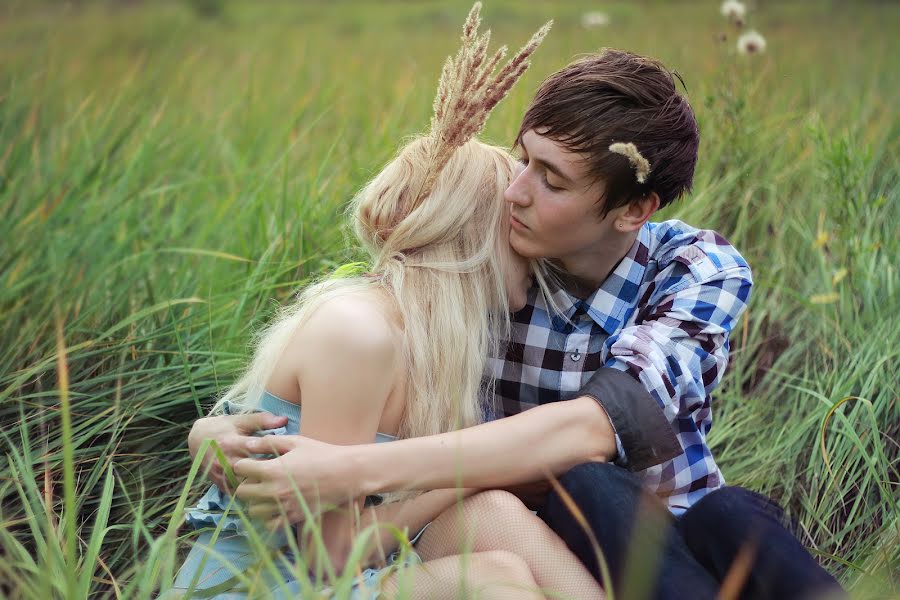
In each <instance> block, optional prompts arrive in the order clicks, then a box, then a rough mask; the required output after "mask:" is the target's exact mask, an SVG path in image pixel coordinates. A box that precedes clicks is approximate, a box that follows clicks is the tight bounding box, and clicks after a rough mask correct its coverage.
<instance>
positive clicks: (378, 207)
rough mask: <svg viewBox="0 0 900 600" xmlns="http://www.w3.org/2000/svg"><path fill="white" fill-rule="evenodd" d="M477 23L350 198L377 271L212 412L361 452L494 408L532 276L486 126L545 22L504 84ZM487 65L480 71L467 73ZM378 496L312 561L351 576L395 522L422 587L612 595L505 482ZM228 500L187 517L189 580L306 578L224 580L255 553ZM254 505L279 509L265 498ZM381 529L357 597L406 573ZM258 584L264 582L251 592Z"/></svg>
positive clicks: (336, 517)
mask: <svg viewBox="0 0 900 600" xmlns="http://www.w3.org/2000/svg"><path fill="white" fill-rule="evenodd" d="M477 25H478V5H476V7H475V8H474V9H473V11H472V13H471V14H470V16H469V20H468V21H467V23H466V28H465V29H464V36H463V50H461V51H460V54H459V55H458V56H457V58H456V61H451V62H448V66H447V67H445V70H444V73H443V75H442V79H441V86H440V87H439V91H438V98H437V100H436V103H435V108H436V111H435V119H434V120H433V122H432V131H431V133H430V134H429V135H427V136H422V137H419V138H416V139H414V140H412V141H411V142H410V143H408V144H407V145H406V146H405V147H404V148H403V149H402V150H401V151H400V152H399V154H398V156H397V157H396V158H395V159H394V160H393V161H391V162H390V163H389V164H388V165H387V166H386V167H385V168H384V169H383V170H382V171H381V173H379V174H378V175H377V176H376V177H375V178H374V179H373V180H372V181H371V182H370V183H369V184H368V185H367V186H366V187H365V188H364V189H363V190H362V191H361V192H360V193H359V194H358V196H357V197H356V198H355V200H354V202H353V206H352V215H353V223H354V229H355V233H356V236H357V238H358V239H359V241H360V242H361V244H362V245H363V246H364V247H365V248H366V249H367V250H368V252H369V254H370V264H371V268H370V272H369V273H366V274H365V275H361V276H356V277H348V278H333V279H328V280H325V281H323V282H322V283H319V284H317V285H315V286H312V287H310V288H309V289H307V290H306V291H305V292H304V293H303V294H302V295H301V297H300V298H299V299H298V301H297V302H296V303H295V304H294V305H292V306H290V307H288V308H287V309H285V310H284V312H283V313H282V314H281V315H280V316H279V317H278V318H277V319H276V320H275V321H274V322H273V323H272V324H271V325H270V326H269V327H268V328H267V329H266V330H265V331H264V332H263V334H262V336H261V337H260V340H259V343H258V346H257V348H256V353H255V355H254V358H253V361H252V363H251V365H250V367H249V369H248V370H247V372H246V373H245V374H244V375H243V377H242V378H241V379H240V380H239V381H238V382H237V383H236V384H235V385H234V386H233V387H232V388H231V389H230V390H229V391H228V392H227V393H226V395H225V396H224V397H223V398H222V399H221V400H220V402H219V403H218V404H217V405H216V407H215V408H214V413H215V412H219V413H222V412H224V413H234V412H243V413H251V412H252V411H255V410H264V411H267V412H268V413H271V415H275V417H281V419H276V418H275V417H271V416H269V417H266V419H267V422H268V423H269V425H270V426H275V425H284V427H283V428H282V429H280V430H277V431H275V433H287V434H300V435H303V436H307V437H311V438H316V439H319V440H323V441H327V442H330V443H337V444H360V443H370V442H372V441H385V442H387V441H390V440H392V439H396V438H408V437H417V436H424V435H431V434H436V433H442V432H448V431H452V430H456V429H460V428H463V427H469V426H472V425H475V424H477V423H479V422H481V421H482V420H483V418H484V415H485V413H486V411H488V410H490V409H491V406H490V402H489V400H488V398H489V397H490V394H489V393H488V390H490V389H491V385H490V382H486V381H485V380H484V377H483V374H484V372H485V363H486V357H487V356H489V355H492V354H494V353H495V352H496V349H497V345H498V344H499V343H500V341H501V340H502V339H504V337H505V336H506V335H507V333H508V329H509V322H508V311H509V310H510V309H513V310H514V309H517V308H521V307H522V306H523V305H524V303H525V295H526V292H527V289H528V287H529V283H530V276H529V269H528V265H527V263H526V262H525V261H524V259H522V258H521V257H518V256H517V255H515V254H514V253H513V252H512V251H511V249H510V247H509V244H508V233H509V214H508V207H507V205H506V203H505V202H504V201H503V192H504V190H505V189H506V188H507V187H508V186H509V184H510V182H511V181H512V179H513V175H514V169H515V165H516V162H515V161H514V159H513V158H512V157H511V156H510V155H509V154H508V153H507V152H506V151H505V150H503V149H500V148H496V147H492V146H489V145H486V144H483V143H481V142H479V141H477V140H475V139H473V136H474V135H475V134H476V133H477V131H478V130H480V128H481V126H482V125H483V123H484V120H485V119H486V118H487V113H488V112H489V111H490V109H491V108H492V107H493V106H494V105H495V104H496V103H497V102H498V101H499V100H500V99H501V98H502V97H503V96H504V95H505V94H506V93H507V91H508V90H509V88H510V87H511V86H512V84H513V83H514V82H515V80H516V79H517V78H518V77H519V76H520V75H521V73H522V72H524V69H525V67H527V62H526V60H525V59H527V57H528V56H529V55H530V54H531V52H533V50H534V49H535V48H536V47H537V45H538V43H539V42H540V39H541V38H542V37H543V35H544V33H546V28H545V29H542V30H541V31H540V32H539V33H538V34H536V36H535V37H534V38H532V41H531V42H530V43H529V44H528V45H527V46H526V47H525V48H523V50H522V51H520V53H519V54H517V55H516V56H515V57H514V58H513V59H511V60H510V62H509V63H508V64H507V66H506V67H505V68H503V69H501V70H500V72H499V74H498V75H496V76H495V75H493V71H494V68H495V67H496V65H497V63H498V62H499V57H500V56H502V55H499V54H498V55H495V56H496V57H498V58H496V59H494V58H489V57H487V56H486V55H484V52H486V46H487V40H486V38H484V37H482V38H477V37H476V30H477ZM478 53H481V54H478ZM479 65H480V69H481V71H477V70H476V71H472V69H476V68H477V67H479ZM467 69H468V71H467ZM466 86H469V88H468V89H467V88H466ZM479 86H481V87H479ZM457 98H464V99H467V100H466V101H457V100H456V99H457ZM466 102H469V104H468V105H467V104H466ZM301 412H302V419H301ZM247 416H248V417H250V416H251V415H247ZM260 422H262V421H260ZM243 485H244V486H252V485H253V481H245V482H244V484H243ZM382 500H383V499H381V498H373V497H369V498H352V499H348V502H347V504H345V505H343V506H340V507H338V508H337V509H334V510H325V511H323V512H322V513H321V516H320V519H319V521H318V525H319V528H320V530H321V535H322V540H323V542H324V547H325V553H324V554H325V555H321V553H320V555H316V554H315V552H313V551H312V550H310V548H313V547H314V545H313V544H310V543H309V540H307V539H297V546H298V547H299V548H300V550H301V552H302V553H303V554H304V556H303V557H302V558H303V559H304V562H305V564H307V565H308V566H309V567H310V571H311V572H319V573H321V572H323V569H322V565H323V564H324V563H326V562H327V563H330V564H331V565H332V566H333V567H334V568H335V569H336V570H337V571H338V572H340V571H341V570H342V569H343V568H344V567H345V566H346V565H345V563H346V561H347V557H348V554H349V552H350V548H351V544H352V542H353V539H354V537H355V536H356V534H357V533H358V532H359V531H361V530H362V529H364V528H366V527H368V526H369V525H370V524H375V523H389V524H392V525H394V526H396V527H398V528H400V529H405V530H406V531H408V532H410V533H415V535H413V536H412V539H413V542H414V543H416V552H417V555H418V557H419V558H420V559H421V560H422V561H424V562H423V563H422V564H416V562H415V561H413V562H411V563H407V564H405V565H403V566H404V567H405V568H406V571H405V574H408V575H410V577H411V579H410V581H411V582H412V583H411V589H410V590H408V593H409V597H412V598H429V599H431V598H443V597H446V598H457V597H459V595H460V593H461V590H463V591H462V593H464V594H465V595H466V596H470V595H477V596H478V597H480V598H544V597H545V593H551V592H552V594H553V595H554V597H568V598H597V597H599V596H600V595H601V594H602V591H601V590H600V587H599V586H598V585H597V583H596V582H595V581H594V579H593V578H592V576H591V575H590V574H589V572H588V571H587V570H586V569H585V568H584V567H583V566H582V565H581V563H580V562H579V561H578V560H577V559H576V558H575V556H574V555H573V554H572V553H571V552H570V551H569V550H568V548H567V547H566V546H565V544H564V543H563V542H562V541H561V540H560V539H559V538H558V537H557V536H556V535H555V534H554V533H553V532H552V531H551V530H550V529H549V527H547V526H546V525H545V524H544V523H543V522H542V521H541V520H540V519H538V518H537V517H536V516H535V515H533V514H532V513H531V512H530V511H529V510H528V509H527V508H526V507H525V506H524V505H523V504H522V502H521V501H520V500H519V499H518V498H516V497H515V496H513V495H512V494H510V493H508V492H503V491H497V490H493V491H485V492H480V493H478V492H477V491H476V490H470V489H467V490H432V491H428V492H424V493H421V494H419V495H416V496H409V495H406V496H399V497H394V498H390V497H389V498H387V500H385V501H383V502H382ZM229 502H230V499H229V498H228V496H227V495H226V494H225V493H224V492H222V491H220V490H219V488H217V487H215V486H214V487H213V488H211V489H210V490H209V492H207V494H206V495H205V496H204V498H203V499H202V500H201V502H200V504H199V505H198V507H197V509H195V510H194V511H192V512H191V513H190V516H189V518H188V521H189V523H191V524H193V525H195V526H197V527H200V528H206V529H207V530H206V531H203V532H202V533H201V534H200V537H199V538H198V540H197V542H196V544H195V545H194V547H193V549H192V550H191V552H190V554H189V556H188V558H187V560H186V561H185V564H184V565H183V567H182V569H181V571H180V573H179V575H178V577H177V579H176V582H175V588H176V590H181V591H185V592H187V591H189V590H204V591H205V592H204V593H203V594H202V595H203V596H204V597H209V596H211V595H212V594H214V593H218V592H222V594H224V595H221V596H217V597H228V598H231V597H246V595H248V594H249V595H252V596H259V595H264V594H266V593H270V594H272V595H275V596H278V595H279V594H281V595H284V594H285V593H286V592H287V593H297V592H299V587H298V585H299V584H297V582H293V583H290V584H289V586H288V587H287V588H285V587H284V586H281V587H279V585H278V584H277V583H276V581H277V578H275V579H273V576H272V574H270V573H254V574H247V575H246V576H245V577H244V578H243V579H244V580H245V581H243V590H233V589H231V590H229V589H228V588H229V587H230V584H231V583H233V582H235V580H236V579H240V578H237V577H235V573H242V572H245V571H248V569H250V567H251V566H252V565H253V564H254V563H256V562H258V556H255V555H254V550H253V546H252V544H250V543H249V541H248V537H247V534H248V532H247V531H246V530H245V526H246V521H242V520H240V519H238V518H234V517H229V516H223V515H222V514H221V511H222V510H223V509H225V508H226V507H227V506H228V505H229ZM277 502H278V499H277V498H272V499H271V503H277ZM247 510H248V512H249V514H250V515H251V516H253V515H255V514H260V515H262V514H272V511H271V506H270V505H266V504H262V505H251V506H249V507H248V508H247ZM301 518H302V515H284V519H283V520H284V522H272V523H269V528H270V529H272V530H275V531H277V533H276V534H274V535H273V536H271V537H270V538H269V539H268V544H269V546H271V547H272V548H273V549H276V550H279V551H281V552H282V554H281V556H283V557H286V558H287V559H288V560H287V561H286V562H287V563H290V562H292V559H293V558H294V557H291V556H289V555H288V554H287V553H285V552H284V548H285V547H286V546H288V540H287V538H286V537H285V536H286V535H298V538H303V537H304V536H303V535H302V534H298V533H297V530H296V529H290V528H289V527H287V525H288V524H289V523H296V522H297V521H299V520H301ZM216 527H218V529H219V530H220V532H219V534H218V538H217V539H215V541H213V540H214V538H213V535H214V534H213V531H212V530H213V529H214V528H216ZM375 538H376V539H373V541H372V543H371V544H370V549H371V552H370V553H368V555H367V556H366V557H364V559H363V564H361V565H359V566H360V567H361V568H362V569H364V570H362V571H361V577H359V580H358V583H357V586H356V587H355V589H354V593H355V594H356V596H355V597H372V596H374V595H377V591H378V590H380V591H381V592H384V593H385V594H386V595H387V596H388V597H392V596H393V595H395V594H396V592H397V591H398V586H399V584H400V581H402V580H404V579H403V576H402V575H401V574H398V573H396V572H394V571H395V570H391V569H386V567H387V566H388V565H389V564H390V563H392V562H393V561H394V560H395V558H396V553H394V554H391V553H392V552H393V551H394V550H395V549H396V547H397V546H398V543H397V541H396V540H395V539H394V536H393V535H392V534H391V533H390V532H389V531H387V530H384V529H383V530H381V531H380V533H379V534H378V535H377V536H375ZM462 551H465V554H462V555H461V554H460V553H461V552H462ZM386 556H387V558H385V557H386ZM276 563H278V564H279V568H280V571H281V572H280V576H281V578H283V579H290V578H291V575H290V570H289V569H288V568H287V566H286V565H285V564H284V561H276ZM351 566H355V565H351ZM248 577H249V578H250V579H251V580H252V581H255V587H251V589H248V588H247V587H246V579H247V578H248ZM323 583H326V584H327V582H323ZM460 586H463V587H462V588H461V587H460Z"/></svg>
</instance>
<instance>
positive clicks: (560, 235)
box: [504, 129, 619, 266]
mask: <svg viewBox="0 0 900 600" xmlns="http://www.w3.org/2000/svg"><path fill="white" fill-rule="evenodd" d="M521 151H522V164H523V165H524V166H525V169H524V170H523V171H522V172H521V173H519V175H518V176H517V177H516V178H515V179H514V180H513V181H512V183H511V184H510V186H509V188H508V189H507V190H506V193H505V194H504V198H505V199H506V201H507V202H509V203H510V211H511V218H510V223H511V231H510V237H509V242H510V245H511V246H512V247H513V249H514V250H515V251H516V252H518V253H519V254H521V255H522V256H525V257H528V258H555V259H559V260H560V261H561V262H562V263H563V265H564V266H565V265H566V263H568V262H570V261H572V262H575V261H577V260H578V259H579V258H581V257H584V256H588V255H590V254H593V253H596V252H599V251H602V249H603V248H605V247H606V246H607V245H608V242H609V240H610V239H611V238H612V237H614V236H615V234H614V232H613V223H614V221H615V217H616V216H617V215H618V212H619V211H611V212H610V213H609V214H608V215H606V217H605V218H603V219H602V220H601V219H600V216H599V207H598V200H599V199H600V198H601V197H602V195H603V184H602V182H596V181H594V180H593V179H592V178H591V177H590V176H589V175H588V173H587V170H586V166H585V165H584V164H583V162H582V159H583V156H582V155H579V154H575V153H572V152H569V151H567V150H566V149H565V148H564V147H563V146H562V145H561V144H559V143H558V142H555V141H553V140H551V139H550V138H547V137H543V136H541V135H539V134H538V133H536V132H535V130H533V129H532V130H529V131H527V132H526V133H525V134H524V135H523V136H522V144H521Z"/></svg>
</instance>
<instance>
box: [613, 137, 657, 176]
mask: <svg viewBox="0 0 900 600" xmlns="http://www.w3.org/2000/svg"><path fill="white" fill-rule="evenodd" d="M609 151H610V152H614V153H615V154H621V155H622V156H624V157H625V158H627V159H628V162H630V163H631V166H632V167H634V170H635V171H636V172H637V180H638V183H644V182H645V181H647V175H649V174H650V162H649V161H648V160H647V159H646V158H644V156H643V155H642V154H641V153H640V152H639V151H638V149H637V146H635V145H634V144H632V143H631V142H628V143H627V144H623V143H622V142H616V143H615V144H610V145H609Z"/></svg>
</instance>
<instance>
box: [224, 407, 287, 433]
mask: <svg viewBox="0 0 900 600" xmlns="http://www.w3.org/2000/svg"><path fill="white" fill-rule="evenodd" d="M286 424H287V417H279V416H276V415H273V414H272V413H267V412H259V413H250V414H247V415H237V416H236V417H235V425H236V426H237V428H238V430H239V431H240V432H241V433H254V432H256V431H259V430H260V429H275V428H276V427H283V426H285V425H286Z"/></svg>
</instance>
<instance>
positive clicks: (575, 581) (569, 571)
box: [385, 490, 605, 600]
mask: <svg viewBox="0 0 900 600" xmlns="http://www.w3.org/2000/svg"><path fill="white" fill-rule="evenodd" d="M416 552H417V553H418V554H419V556H421V557H422V560H423V561H425V562H426V564H425V565H422V566H420V567H418V568H417V570H418V571H425V570H427V569H430V568H431V566H432V565H434V567H435V569H436V571H435V574H434V575H426V576H424V577H423V578H422V579H421V585H422V586H423V587H422V589H421V590H420V573H419V572H416V573H414V577H415V583H414V584H413V596H412V597H414V598H418V597H422V598H438V597H450V598H457V597H460V595H459V590H460V588H459V586H458V582H459V581H460V579H461V574H463V573H466V579H467V580H468V581H471V582H472V584H473V585H472V586H471V587H478V585H477V584H478V583H479V582H484V581H486V580H484V579H481V578H482V577H494V581H497V580H498V578H497V577H496V574H497V573H498V572H500V574H501V575H506V576H507V579H505V581H510V580H509V579H508V577H509V573H513V575H515V576H516V579H515V581H518V582H521V583H522V585H521V586H519V587H517V588H515V589H513V588H512V587H509V586H506V587H505V588H502V589H501V588H500V587H497V589H496V590H495V591H494V592H491V593H505V594H507V595H505V596H504V595H497V596H495V595H489V596H485V595H484V593H482V595H480V596H479V597H481V598H488V597H490V598H495V597H496V598H505V597H511V598H512V597H514V598H525V597H527V595H526V589H527V588H528V587H529V586H528V585H527V584H524V581H523V579H522V575H520V574H517V573H515V571H516V569H517V568H519V567H521V566H522V563H524V567H527V569H526V570H525V571H524V574H525V575H526V576H527V578H528V579H530V580H531V581H532V582H533V584H532V585H536V586H537V587H538V588H540V591H541V592H543V594H538V595H536V596H533V597H536V598H543V597H544V595H546V596H547V597H548V598H565V599H569V600H581V599H591V600H595V599H598V598H599V599H602V598H605V595H604V593H603V590H602V589H601V588H600V586H599V585H598V584H597V582H596V580H594V578H593V577H592V576H591V574H590V573H589V572H588V571H587V569H585V568H584V566H583V565H582V564H581V562H580V561H579V560H578V558H576V556H575V555H574V554H573V553H572V551H571V550H569V548H568V547H567V546H566V544H565V542H563V541H562V540H561V539H560V538H559V537H558V536H557V535H556V534H555V533H554V532H553V530H551V529H550V527H548V526H547V524H546V523H544V522H543V521H541V520H540V519H539V518H538V517H537V516H536V515H534V514H533V513H532V512H531V511H529V510H528V509H527V508H526V507H525V505H524V504H522V502H521V501H520V500H519V499H518V498H516V497H515V496H514V495H512V494H510V493H509V492H505V491H502V490H490V491H487V492H481V493H479V494H477V495H475V496H472V497H471V498H468V499H466V500H464V501H463V502H462V503H461V504H458V505H455V506H453V507H451V508H449V509H448V510H446V511H444V512H443V513H441V514H440V515H439V516H438V517H437V518H436V519H435V520H434V522H432V523H431V525H430V526H429V527H428V529H426V530H425V533H423V534H422V537H421V539H420V540H419V543H418V544H416ZM464 553H474V554H470V555H469V557H468V559H469V564H468V565H467V564H465V562H464V561H463V560H461V558H460V557H459V556H458V555H460V554H464ZM495 553H500V554H502V555H503V557H502V560H499V559H498V557H497V556H480V555H494V554H495ZM482 561H484V564H480V563H481V562H482ZM516 563H518V566H517V565H516ZM498 564H499V565H500V567H498ZM464 567H468V570H464ZM402 577H403V576H402V575H401V576H400V578H401V579H402ZM395 578H396V576H395V577H394V578H389V579H388V580H387V581H386V584H387V585H388V586H390V587H388V588H387V589H386V590H385V591H386V592H389V593H388V596H389V597H390V591H392V590H396V587H394V586H396V579H395ZM473 580H474V581H473ZM500 580H502V579H500ZM495 587H496V586H495ZM531 590H535V588H534V587H531ZM420 591H421V593H422V595H421V596H420V595H419V593H420ZM448 593H449V595H447V594H448ZM465 597H468V596H465Z"/></svg>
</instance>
